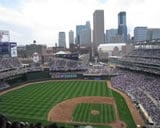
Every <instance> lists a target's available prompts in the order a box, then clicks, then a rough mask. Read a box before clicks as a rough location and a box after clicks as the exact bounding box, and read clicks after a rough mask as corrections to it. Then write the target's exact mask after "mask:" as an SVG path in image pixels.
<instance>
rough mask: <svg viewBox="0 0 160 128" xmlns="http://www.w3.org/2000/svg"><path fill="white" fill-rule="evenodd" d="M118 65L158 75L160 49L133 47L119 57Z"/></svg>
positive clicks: (159, 71) (159, 69)
mask: <svg viewBox="0 0 160 128" xmlns="http://www.w3.org/2000/svg"><path fill="white" fill-rule="evenodd" d="M118 66H119V67H121V68H126V69H131V70H137V71H143V72H149V73H154V74H158V75H160V49H135V50H133V51H132V52H131V53H129V54H128V55H126V56H124V57H123V58H122V59H119V65H118Z"/></svg>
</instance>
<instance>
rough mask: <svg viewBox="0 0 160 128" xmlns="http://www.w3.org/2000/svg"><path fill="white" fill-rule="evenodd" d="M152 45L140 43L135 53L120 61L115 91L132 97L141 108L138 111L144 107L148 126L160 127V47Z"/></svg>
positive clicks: (114, 81)
mask: <svg viewBox="0 0 160 128" xmlns="http://www.w3.org/2000/svg"><path fill="white" fill-rule="evenodd" d="M152 45H153V44H146V45H145V44H143V45H140V44H138V45H137V46H135V47H136V48H135V49H134V50H133V51H132V52H130V53H129V54H127V55H126V56H124V57H122V58H119V59H118V64H117V69H116V70H115V72H116V73H118V75H117V76H116V77H113V78H111V80H112V85H113V86H114V87H115V88H117V89H119V90H121V91H123V92H125V93H127V94H128V95H129V96H132V97H131V98H133V99H134V100H135V101H136V103H137V104H138V105H140V106H138V108H144V109H140V110H141V113H143V117H145V120H146V123H147V124H152V125H154V127H159V125H160V108H159V103H160V93H159V92H160V84H159V83H160V57H159V56H160V48H159V45H157V44H156V45H154V46H152ZM148 46H149V47H148ZM144 111H145V113H144ZM146 115H147V116H146Z"/></svg>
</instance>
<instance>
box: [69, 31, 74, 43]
mask: <svg viewBox="0 0 160 128" xmlns="http://www.w3.org/2000/svg"><path fill="white" fill-rule="evenodd" d="M70 44H74V32H73V30H70V31H69V45H70Z"/></svg>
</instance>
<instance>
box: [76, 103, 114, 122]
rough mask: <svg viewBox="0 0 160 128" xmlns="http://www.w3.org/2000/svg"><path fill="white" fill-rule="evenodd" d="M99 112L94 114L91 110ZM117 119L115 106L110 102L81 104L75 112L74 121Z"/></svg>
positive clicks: (110, 120)
mask: <svg viewBox="0 0 160 128" xmlns="http://www.w3.org/2000/svg"><path fill="white" fill-rule="evenodd" d="M93 110H94V111H96V112H98V113H97V114H93V113H92V112H91V111H93ZM115 119H116V116H115V112H114V107H113V105H109V104H93V103H92V104H90V103H82V104H79V105H78V106H77V107H76V109H75V111H74V113H73V121H77V122H91V123H110V122H112V121H114V120H115Z"/></svg>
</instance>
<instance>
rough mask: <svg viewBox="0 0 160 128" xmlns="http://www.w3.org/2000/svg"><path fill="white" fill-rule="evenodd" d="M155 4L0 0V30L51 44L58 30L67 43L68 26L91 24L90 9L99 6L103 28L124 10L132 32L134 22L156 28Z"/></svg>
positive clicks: (159, 24)
mask: <svg viewBox="0 0 160 128" xmlns="http://www.w3.org/2000/svg"><path fill="white" fill-rule="evenodd" d="M159 6H160V0H0V30H9V31H10V39H11V41H16V42H17V43H18V45H23V44H24V45H25V44H30V43H32V42H33V40H36V41H37V44H47V45H49V46H54V44H55V42H58V32H59V31H64V32H66V36H67V40H66V41H67V43H68V32H69V30H74V31H75V27H76V25H80V24H85V22H86V21H88V20H89V21H90V23H91V27H92V26H93V13H94V11H95V10H96V9H103V10H104V13H105V30H106V29H111V28H117V23H118V17H117V14H118V13H119V12H120V11H126V16H127V27H128V33H130V34H131V35H133V30H134V27H136V26H147V27H149V28H160V7H159ZM92 28H93V27H92ZM67 45H68V44H67Z"/></svg>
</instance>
